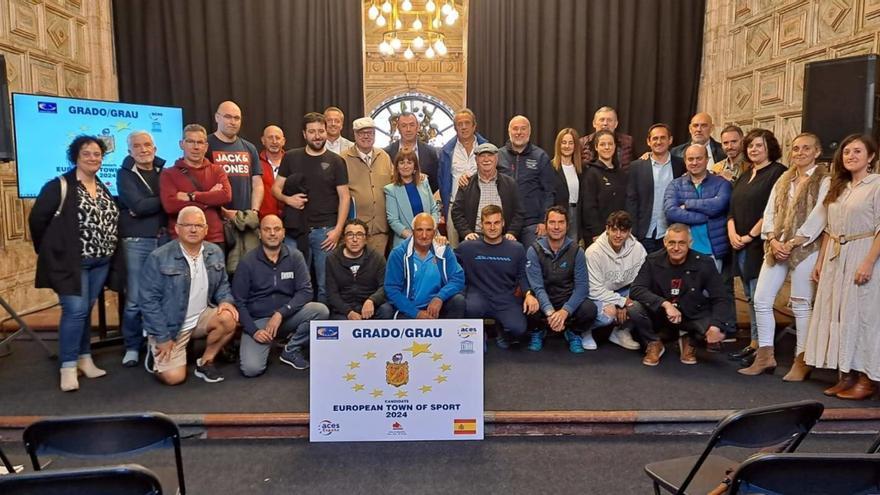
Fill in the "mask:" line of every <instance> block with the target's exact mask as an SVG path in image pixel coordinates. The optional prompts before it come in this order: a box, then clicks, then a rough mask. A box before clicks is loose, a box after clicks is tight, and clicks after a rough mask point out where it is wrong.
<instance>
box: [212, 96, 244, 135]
mask: <svg viewBox="0 0 880 495" xmlns="http://www.w3.org/2000/svg"><path fill="white" fill-rule="evenodd" d="M214 121H215V122H217V133H219V134H218V135H217V137H219V138H221V139H223V140H224V141H228V142H232V141H235V138H236V137H238V131H240V130H241V108H239V107H238V105H236V104H235V102H234V101H224V102H222V103H220V104H219V105H217V112H216V113H215V114H214Z"/></svg>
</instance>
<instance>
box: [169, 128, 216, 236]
mask: <svg viewBox="0 0 880 495" xmlns="http://www.w3.org/2000/svg"><path fill="white" fill-rule="evenodd" d="M180 149H181V150H183V157H182V158H180V159H178V160H177V161H176V162H174V166H173V167H171V168H167V167H166V168H165V169H164V170H163V171H162V174H160V175H159V197H160V198H161V200H162V207H163V208H165V212H166V213H168V231H169V232H171V233H172V236H173V237H174V236H176V234H177V230H176V229H175V228H174V225H175V223H176V218H177V214H178V213H179V212H180V210H182V209H184V208H185V207H187V206H195V207H197V208H199V209H201V210H202V211H203V212H204V213H205V219H206V223H207V225H208V232H207V234H206V235H205V238H204V239H205V240H206V241H209V242H213V243H214V244H217V245H219V246H221V247H222V246H224V239H223V221H222V220H221V217H220V208H222V207H223V205H225V204H227V203H229V201H230V200H231V199H232V188H231V187H230V185H229V179H228V178H227V177H226V172H224V171H223V167H221V166H220V165H217V164H215V163H211V162H210V161H208V160H207V159H206V158H205V153H206V152H207V151H208V131H206V130H205V128H204V127H202V126H200V125H199V124H189V125H187V126H186V127H184V128H183V139H181V140H180Z"/></svg>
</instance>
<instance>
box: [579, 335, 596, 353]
mask: <svg viewBox="0 0 880 495" xmlns="http://www.w3.org/2000/svg"><path fill="white" fill-rule="evenodd" d="M581 347H583V348H584V350H587V351H595V350H596V349H597V348H598V346H597V345H596V339H594V338H593V331H592V330H587V331H586V332H584V333H582V334H581Z"/></svg>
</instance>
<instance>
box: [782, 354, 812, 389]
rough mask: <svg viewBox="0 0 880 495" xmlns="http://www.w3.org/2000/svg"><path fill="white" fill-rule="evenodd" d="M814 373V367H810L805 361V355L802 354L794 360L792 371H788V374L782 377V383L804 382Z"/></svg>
mask: <svg viewBox="0 0 880 495" xmlns="http://www.w3.org/2000/svg"><path fill="white" fill-rule="evenodd" d="M812 372H813V367H812V366H810V365H808V364H807V362H806V361H804V353H803V352H802V353H800V354H798V355H797V357H795V358H794V363H792V365H791V369H790V370H788V373H786V374H785V376H783V377H782V381H785V382H802V381H804V380H806V379H807V378H809V377H810V373H812Z"/></svg>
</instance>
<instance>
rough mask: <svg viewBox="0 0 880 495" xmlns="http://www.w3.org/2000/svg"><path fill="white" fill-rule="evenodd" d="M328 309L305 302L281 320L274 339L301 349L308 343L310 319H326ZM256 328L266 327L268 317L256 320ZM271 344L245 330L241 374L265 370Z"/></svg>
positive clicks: (257, 372) (259, 372) (254, 374)
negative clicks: (258, 340)
mask: <svg viewBox="0 0 880 495" xmlns="http://www.w3.org/2000/svg"><path fill="white" fill-rule="evenodd" d="M328 314H329V311H328V310H327V306H324V305H323V304H321V303H316V302H310V303H306V304H305V306H303V307H302V308H301V309H300V310H299V311H297V312H296V313H294V314H293V315H291V316H290V317H289V318H287V319H286V320H284V321H282V322H281V326H280V327H278V332H277V334H276V339H278V340H286V342H285V345H286V346H288V347H290V348H291V349H300V350H301V349H302V348H303V347H308V345H309V324H310V323H311V321H312V320H326V319H327V315H328ZM254 323H256V325H257V328H258V329H260V328H266V324H267V323H269V318H260V319H258V320H256V321H254ZM271 349H272V344H263V343H261V342H257V341H256V340H254V338H253V337H251V336H250V335H249V334H248V333H247V332H242V334H241V348H240V352H241V354H240V356H241V364H240V368H241V374H242V375H244V376H247V377H255V376H259V375H261V374H263V372H264V371H266V363H267V361H268V360H269V351H270V350H271Z"/></svg>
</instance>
